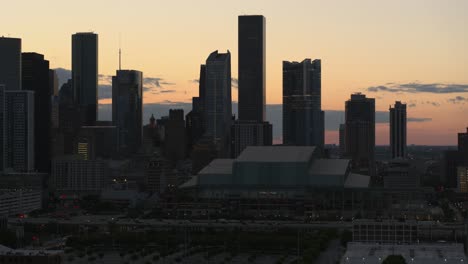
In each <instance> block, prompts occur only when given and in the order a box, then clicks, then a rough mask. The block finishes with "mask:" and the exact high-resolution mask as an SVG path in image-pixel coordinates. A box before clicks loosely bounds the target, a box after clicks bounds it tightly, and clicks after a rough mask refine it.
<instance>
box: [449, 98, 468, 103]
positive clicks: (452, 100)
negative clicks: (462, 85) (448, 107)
mask: <svg viewBox="0 0 468 264" xmlns="http://www.w3.org/2000/svg"><path fill="white" fill-rule="evenodd" d="M447 101H448V102H449V103H451V104H465V103H468V98H466V97H463V96H456V97H454V98H450V99H448V100H447Z"/></svg>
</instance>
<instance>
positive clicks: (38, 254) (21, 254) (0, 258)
mask: <svg viewBox="0 0 468 264" xmlns="http://www.w3.org/2000/svg"><path fill="white" fill-rule="evenodd" d="M63 256H64V254H63V250H32V249H11V248H8V247H5V246H2V245H0V263H2V264H18V263H35V264H60V263H62V262H63Z"/></svg>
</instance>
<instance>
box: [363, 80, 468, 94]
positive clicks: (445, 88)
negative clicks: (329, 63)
mask: <svg viewBox="0 0 468 264" xmlns="http://www.w3.org/2000/svg"><path fill="white" fill-rule="evenodd" d="M366 90H367V91H368V92H389V93H434V94H449V93H468V84H444V83H418V82H413V83H403V84H401V83H400V84H398V83H387V84H385V85H379V86H371V87H368V88H366Z"/></svg>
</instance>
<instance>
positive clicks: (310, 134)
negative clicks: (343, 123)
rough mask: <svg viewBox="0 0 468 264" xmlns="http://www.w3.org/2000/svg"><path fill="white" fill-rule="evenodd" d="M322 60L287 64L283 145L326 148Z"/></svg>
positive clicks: (307, 60) (284, 87) (284, 90)
mask: <svg viewBox="0 0 468 264" xmlns="http://www.w3.org/2000/svg"><path fill="white" fill-rule="evenodd" d="M321 90H322V79H321V61H320V60H314V61H311V60H310V59H305V60H303V61H302V62H289V61H283V143H284V144H285V145H295V146H317V147H323V146H324V141H325V132H324V131H325V119H324V112H323V111H322V107H321Z"/></svg>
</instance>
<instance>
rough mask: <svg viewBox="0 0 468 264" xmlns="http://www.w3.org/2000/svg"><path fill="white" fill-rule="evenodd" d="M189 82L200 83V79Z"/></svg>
mask: <svg viewBox="0 0 468 264" xmlns="http://www.w3.org/2000/svg"><path fill="white" fill-rule="evenodd" d="M189 82H191V83H200V79H193V80H189Z"/></svg>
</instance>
